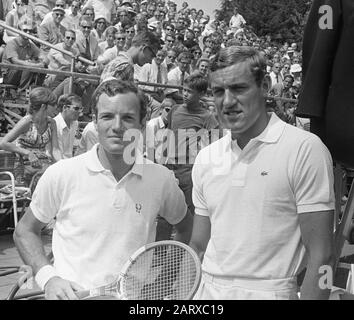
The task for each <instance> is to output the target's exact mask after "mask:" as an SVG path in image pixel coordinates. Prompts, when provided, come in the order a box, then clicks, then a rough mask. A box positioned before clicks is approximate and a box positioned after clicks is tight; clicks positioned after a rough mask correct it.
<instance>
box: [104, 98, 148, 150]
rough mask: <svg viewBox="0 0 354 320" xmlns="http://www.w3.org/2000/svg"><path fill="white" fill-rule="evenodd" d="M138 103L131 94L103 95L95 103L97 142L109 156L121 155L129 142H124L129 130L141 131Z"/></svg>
mask: <svg viewBox="0 0 354 320" xmlns="http://www.w3.org/2000/svg"><path fill="white" fill-rule="evenodd" d="M141 127H142V125H141V122H140V102H139V99H138V97H137V96H136V95H135V94H134V93H132V92H129V93H122V94H117V95H116V96H114V97H109V96H108V95H106V94H105V93H103V94H102V95H101V96H100V97H99V99H98V102H97V132H98V140H99V143H100V145H101V146H102V147H103V149H104V150H105V151H106V152H107V153H109V154H115V155H123V153H124V149H125V147H126V146H128V145H129V144H131V143H132V142H131V141H124V140H123V137H124V133H125V132H127V130H129V129H136V130H141Z"/></svg>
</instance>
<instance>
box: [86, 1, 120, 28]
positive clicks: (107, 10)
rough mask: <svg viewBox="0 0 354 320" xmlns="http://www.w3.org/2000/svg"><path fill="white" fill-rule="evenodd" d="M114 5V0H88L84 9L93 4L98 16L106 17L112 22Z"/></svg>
mask: <svg viewBox="0 0 354 320" xmlns="http://www.w3.org/2000/svg"><path fill="white" fill-rule="evenodd" d="M113 5H114V1H113V0H88V1H87V2H86V4H85V5H84V8H83V9H85V8H86V7H88V6H92V7H93V9H94V10H95V15H96V16H99V17H104V18H105V19H106V21H107V22H109V23H110V22H111V18H112V12H113Z"/></svg>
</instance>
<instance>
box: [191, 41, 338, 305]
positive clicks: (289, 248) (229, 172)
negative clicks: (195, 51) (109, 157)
mask: <svg viewBox="0 0 354 320" xmlns="http://www.w3.org/2000/svg"><path fill="white" fill-rule="evenodd" d="M265 67H266V64H265V61H264V58H263V57H262V56H261V54H260V53H259V52H258V51H257V50H255V49H253V48H250V47H238V46H231V47H228V48H225V49H221V50H220V52H219V53H218V54H217V56H216V58H215V61H214V62H213V63H212V66H211V71H212V72H211V89H212V92H213V95H214V100H215V105H216V108H217V113H218V119H219V123H220V125H221V126H222V127H223V128H225V129H228V131H229V132H228V134H227V135H225V136H224V137H223V138H221V139H220V140H218V141H216V142H214V143H212V144H210V145H209V146H207V147H205V148H204V149H202V150H201V151H200V152H199V153H198V155H197V157H196V160H195V163H194V166H193V169H192V180H193V193H192V197H193V203H194V206H195V216H194V226H193V233H192V239H191V242H190V245H191V246H192V248H194V249H195V250H196V251H197V252H198V254H199V256H200V257H201V259H202V260H203V273H204V274H203V280H202V283H201V286H200V288H199V291H198V292H197V294H196V296H195V298H196V299H245V300H250V299H297V298H298V294H297V292H298V287H297V275H298V274H299V273H300V272H301V271H302V270H303V268H304V267H306V268H307V269H306V274H305V278H304V280H303V283H302V286H301V292H300V298H301V299H326V298H328V296H329V290H328V289H326V288H324V287H320V281H319V280H320V277H321V276H323V274H321V273H320V270H321V269H320V268H321V267H322V266H324V265H328V266H332V265H333V262H334V259H333V258H334V252H333V232H334V228H333V219H334V218H333V210H334V192H333V167H332V159H331V156H330V153H329V151H328V150H327V148H326V147H325V145H324V144H323V143H322V142H321V140H320V139H319V138H318V137H317V136H315V135H313V134H311V133H309V132H307V131H304V130H300V129H298V128H296V127H294V126H291V125H289V124H286V123H285V122H283V121H282V120H280V119H279V118H278V117H277V116H276V115H275V114H274V113H267V111H266V105H265V95H266V92H267V89H268V88H267V85H266V83H265V81H264V74H265Z"/></svg>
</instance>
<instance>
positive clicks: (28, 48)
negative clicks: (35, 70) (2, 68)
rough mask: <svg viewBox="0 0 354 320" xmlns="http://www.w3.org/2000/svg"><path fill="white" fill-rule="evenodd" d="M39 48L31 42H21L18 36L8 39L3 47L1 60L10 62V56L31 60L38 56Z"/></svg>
mask: <svg viewBox="0 0 354 320" xmlns="http://www.w3.org/2000/svg"><path fill="white" fill-rule="evenodd" d="M39 54H40V50H39V48H38V47H37V46H36V45H35V44H34V43H33V42H32V41H29V42H27V43H25V44H24V43H22V42H21V39H20V38H19V37H16V38H14V39H12V40H10V41H9V42H8V43H7V44H6V47H5V51H4V56H3V62H4V63H12V62H11V60H10V59H11V58H17V59H20V60H32V59H37V58H38V57H39Z"/></svg>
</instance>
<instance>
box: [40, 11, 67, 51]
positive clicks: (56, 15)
mask: <svg viewBox="0 0 354 320" xmlns="http://www.w3.org/2000/svg"><path fill="white" fill-rule="evenodd" d="M64 15H65V10H64V9H63V8H62V7H55V8H53V10H52V17H53V21H48V22H46V23H44V24H42V25H40V26H39V28H38V37H39V38H40V39H41V40H44V41H47V42H49V43H51V44H53V45H54V44H57V43H59V42H63V41H64V34H65V30H66V29H65V28H64V27H63V26H62V25H61V22H62V20H63V18H64ZM41 49H42V50H43V51H45V52H49V49H50V47H48V46H45V45H42V46H41Z"/></svg>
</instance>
